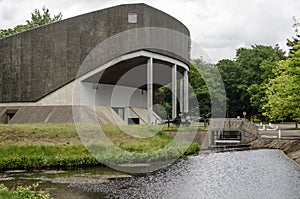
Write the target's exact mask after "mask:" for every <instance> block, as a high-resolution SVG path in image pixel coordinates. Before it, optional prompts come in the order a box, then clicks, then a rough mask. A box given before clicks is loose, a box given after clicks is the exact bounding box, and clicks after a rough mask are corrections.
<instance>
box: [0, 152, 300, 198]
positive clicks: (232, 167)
mask: <svg viewBox="0 0 300 199" xmlns="http://www.w3.org/2000/svg"><path fill="white" fill-rule="evenodd" d="M0 181H1V182H0V183H4V184H6V185H8V186H10V187H12V186H16V185H24V184H25V185H26V184H32V183H39V187H40V188H41V189H42V190H46V191H49V192H50V193H51V194H52V196H53V197H54V198H58V199H65V198H72V199H73V198H78V199H79V198H80V199H83V198H84V199H95V198H205V199H207V198H208V199H209V198H225V199H227V198H228V199H235V198H236V199H240V198H255V199H266V198H267V199H268V198H270V199H282V198H285V199H299V196H300V167H299V166H298V165H296V164H295V163H294V162H293V161H291V160H290V159H289V158H287V157H286V155H285V154H284V153H283V152H282V151H280V150H253V151H252V150H251V151H237V152H226V153H209V154H200V155H198V156H190V157H188V158H186V159H180V160H178V161H177V162H175V163H174V164H172V165H170V166H168V167H167V168H164V169H161V170H160V171H158V172H156V173H151V174H147V175H146V174H145V175H139V176H129V175H126V174H122V173H119V172H116V171H112V170H110V169H108V168H92V169H83V170H74V171H65V172H64V171H59V172H57V171H27V172H23V173H22V172H17V173H16V172H6V173H2V174H1V175H0Z"/></svg>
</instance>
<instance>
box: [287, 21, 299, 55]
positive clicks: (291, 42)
mask: <svg viewBox="0 0 300 199" xmlns="http://www.w3.org/2000/svg"><path fill="white" fill-rule="evenodd" d="M293 20H294V24H293V28H294V31H295V33H296V36H295V37H292V38H291V39H287V44H286V45H287V46H288V47H290V50H289V51H290V52H289V56H290V57H291V56H293V54H294V53H295V52H297V51H298V50H299V49H300V34H299V28H300V23H299V22H298V21H297V19H296V17H293Z"/></svg>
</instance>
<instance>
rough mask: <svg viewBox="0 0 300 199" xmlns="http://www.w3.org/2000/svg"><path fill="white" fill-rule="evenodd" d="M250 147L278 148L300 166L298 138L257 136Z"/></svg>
mask: <svg viewBox="0 0 300 199" xmlns="http://www.w3.org/2000/svg"><path fill="white" fill-rule="evenodd" d="M251 149H280V150H282V151H283V152H284V153H285V154H286V155H287V156H288V157H289V158H291V159H292V160H294V161H295V162H296V163H297V164H298V165H299V166H300V139H272V138H261V137H260V138H258V139H257V140H255V141H253V142H252V143H251Z"/></svg>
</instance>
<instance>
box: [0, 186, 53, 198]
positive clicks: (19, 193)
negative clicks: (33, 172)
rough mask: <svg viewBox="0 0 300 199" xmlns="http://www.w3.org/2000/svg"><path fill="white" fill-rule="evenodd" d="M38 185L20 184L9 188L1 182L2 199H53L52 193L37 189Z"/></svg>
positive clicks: (0, 193)
mask: <svg viewBox="0 0 300 199" xmlns="http://www.w3.org/2000/svg"><path fill="white" fill-rule="evenodd" d="M37 186H38V185H32V186H28V187H22V186H19V187H17V188H16V189H12V190H9V189H8V188H7V187H6V186H5V185H3V184H0V199H24V198H28V199H51V198H52V197H50V195H49V194H48V193H46V192H43V191H36V190H35V189H36V188H37Z"/></svg>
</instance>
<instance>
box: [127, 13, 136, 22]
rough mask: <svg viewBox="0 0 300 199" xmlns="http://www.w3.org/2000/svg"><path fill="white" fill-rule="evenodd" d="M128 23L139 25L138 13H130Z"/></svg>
mask: <svg viewBox="0 0 300 199" xmlns="http://www.w3.org/2000/svg"><path fill="white" fill-rule="evenodd" d="M128 23H137V14H136V13H128Z"/></svg>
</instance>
